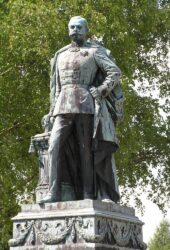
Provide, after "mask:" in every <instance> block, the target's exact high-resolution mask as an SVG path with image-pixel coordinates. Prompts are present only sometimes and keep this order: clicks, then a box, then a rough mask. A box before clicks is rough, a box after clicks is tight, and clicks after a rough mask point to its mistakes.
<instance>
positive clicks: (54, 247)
mask: <svg viewBox="0 0 170 250" xmlns="http://www.w3.org/2000/svg"><path fill="white" fill-rule="evenodd" d="M142 225H143V223H142V222H141V221H140V220H139V219H138V218H137V217H136V216H135V211H134V209H133V208H127V207H122V206H119V205H117V204H113V203H105V202H101V201H95V200H82V201H70V202H56V203H49V204H43V205H39V204H33V205H23V206H22V211H21V212H20V213H19V214H18V215H17V216H16V217H14V218H13V239H11V240H10V241H9V246H10V250H59V249H61V250H62V249H63V250H68V249H77V250H78V249H82V250H83V249H88V250H92V249H98V250H105V249H112V250H137V249H140V250H145V249H146V244H145V243H143V236H142Z"/></svg>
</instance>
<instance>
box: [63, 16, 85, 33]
mask: <svg viewBox="0 0 170 250" xmlns="http://www.w3.org/2000/svg"><path fill="white" fill-rule="evenodd" d="M73 20H82V21H83V23H84V25H85V27H86V30H87V31H88V30H89V27H88V22H87V20H86V19H85V18H84V17H81V16H73V17H72V18H71V19H70V21H69V23H68V26H69V24H70V22H71V21H73Z"/></svg>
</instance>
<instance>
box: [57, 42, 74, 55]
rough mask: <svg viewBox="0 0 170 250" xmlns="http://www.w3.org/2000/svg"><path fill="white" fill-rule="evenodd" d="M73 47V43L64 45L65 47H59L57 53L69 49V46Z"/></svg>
mask: <svg viewBox="0 0 170 250" xmlns="http://www.w3.org/2000/svg"><path fill="white" fill-rule="evenodd" d="M70 47H71V44H68V45H66V46H64V47H63V48H61V49H59V50H58V51H57V52H56V55H58V54H60V53H62V52H64V51H66V50H68V49H69V48H70Z"/></svg>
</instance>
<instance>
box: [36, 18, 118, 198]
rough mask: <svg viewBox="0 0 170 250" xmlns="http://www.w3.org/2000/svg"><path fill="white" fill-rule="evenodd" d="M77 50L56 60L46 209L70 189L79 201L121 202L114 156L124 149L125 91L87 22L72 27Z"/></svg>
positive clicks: (71, 46)
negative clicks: (120, 131)
mask: <svg viewBox="0 0 170 250" xmlns="http://www.w3.org/2000/svg"><path fill="white" fill-rule="evenodd" d="M68 27H69V36H70V38H71V40H72V42H71V44H69V45H68V46H66V47H64V48H62V49H60V50H59V51H58V52H57V53H56V54H55V56H54V58H53V60H52V64H51V67H52V72H51V94H50V99H51V108H50V113H49V115H48V118H49V117H54V118H55V121H54V124H53V127H52V131H51V136H50V141H49V192H48V194H47V195H46V196H45V197H44V198H43V199H42V200H41V201H40V203H46V202H55V201H61V200H62V197H61V195H62V185H63V183H69V185H70V186H71V187H72V188H73V190H74V194H75V197H74V199H101V200H103V199H110V200H112V201H115V202H117V201H118V200H119V192H118V187H117V182H116V181H117V180H116V173H115V163H114V158H113V157H112V154H113V152H115V151H116V150H117V148H118V142H117V138H116V135H115V125H116V123H117V121H118V120H119V118H120V117H121V116H122V113H121V112H122V109H121V103H122V91H121V87H120V82H119V78H120V75H121V71H120V69H119V68H118V67H117V66H116V64H115V61H114V59H113V58H112V57H111V55H110V51H109V50H107V49H106V48H104V47H103V46H101V45H99V44H97V43H95V42H88V41H87V40H86V35H87V32H88V24H87V21H86V19H84V18H82V17H80V16H76V17H72V18H71V20H70V22H69V25H68Z"/></svg>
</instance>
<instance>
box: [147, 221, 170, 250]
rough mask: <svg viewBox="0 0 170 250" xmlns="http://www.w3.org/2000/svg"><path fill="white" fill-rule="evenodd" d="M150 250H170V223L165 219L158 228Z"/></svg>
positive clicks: (149, 246)
mask: <svg viewBox="0 0 170 250" xmlns="http://www.w3.org/2000/svg"><path fill="white" fill-rule="evenodd" d="M148 249H149V250H160V249H161V250H169V249H170V223H169V221H168V220H166V219H164V220H162V221H161V223H160V225H159V227H157V229H156V231H155V233H154V236H153V238H152V239H151V240H150V242H149V244H148Z"/></svg>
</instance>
